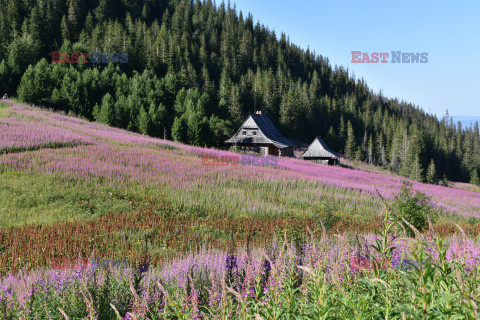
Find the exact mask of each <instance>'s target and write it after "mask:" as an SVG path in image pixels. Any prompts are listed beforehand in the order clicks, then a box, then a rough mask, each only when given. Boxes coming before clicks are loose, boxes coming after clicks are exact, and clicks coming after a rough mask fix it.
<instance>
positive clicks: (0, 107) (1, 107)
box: [0, 102, 9, 119]
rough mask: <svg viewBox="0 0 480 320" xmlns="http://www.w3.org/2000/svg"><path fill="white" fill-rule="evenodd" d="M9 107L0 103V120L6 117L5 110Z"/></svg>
mask: <svg viewBox="0 0 480 320" xmlns="http://www.w3.org/2000/svg"><path fill="white" fill-rule="evenodd" d="M8 107H9V105H8V104H7V103H5V102H0V119H1V118H4V117H5V116H6V115H7V113H8V112H7V109H8Z"/></svg>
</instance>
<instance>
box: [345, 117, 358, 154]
mask: <svg viewBox="0 0 480 320" xmlns="http://www.w3.org/2000/svg"><path fill="white" fill-rule="evenodd" d="M356 148H357V147H356V143H355V134H354V132H353V126H352V123H351V122H350V120H348V123H347V142H346V144H345V151H344V154H345V157H347V158H350V159H351V158H353V157H354V156H355V152H356Z"/></svg>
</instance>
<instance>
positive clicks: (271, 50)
mask: <svg viewBox="0 0 480 320" xmlns="http://www.w3.org/2000/svg"><path fill="white" fill-rule="evenodd" d="M0 7H1V8H5V9H4V10H2V11H0V32H1V34H2V37H1V38H0V92H3V91H4V92H8V93H9V94H10V95H12V94H15V93H16V94H17V95H18V96H19V97H20V99H22V100H24V101H26V102H30V103H34V104H36V105H43V106H48V107H52V108H55V109H58V110H64V111H66V112H73V113H75V114H78V115H81V116H84V117H86V118H88V119H90V120H97V121H100V122H104V123H107V124H109V125H112V126H116V127H120V128H125V129H128V130H132V131H136V132H141V133H144V134H148V135H151V136H154V137H166V138H168V139H175V140H177V141H181V142H186V143H190V144H195V145H200V146H214V147H225V145H224V144H223V141H224V140H225V139H227V138H228V137H229V135H231V134H233V133H234V131H235V129H236V128H237V127H238V126H239V124H240V123H241V121H242V120H243V119H244V118H245V117H246V116H247V115H248V113H250V112H253V111H256V110H262V111H266V112H267V113H268V115H269V116H270V117H271V118H272V121H273V122H274V123H275V124H276V125H277V126H278V127H279V129H280V131H281V132H282V133H283V134H284V135H285V136H287V137H290V138H293V139H296V140H299V141H304V142H307V143H309V142H310V141H312V140H313V138H314V137H315V136H321V137H322V138H323V139H324V140H325V141H326V143H327V144H328V145H329V146H330V147H331V148H333V149H334V150H336V151H338V152H340V153H343V154H344V155H345V156H346V157H348V158H353V159H358V160H362V161H366V162H368V163H370V164H375V165H379V166H382V167H385V168H388V169H390V170H392V171H394V172H397V173H399V174H402V175H404V176H406V177H409V178H412V179H415V180H418V181H426V182H430V183H439V182H441V181H444V180H446V179H449V180H456V181H467V182H468V181H472V182H474V183H477V184H478V181H479V178H478V170H479V169H480V150H479V148H480V134H479V128H478V124H475V125H474V126H471V127H468V128H464V127H462V125H461V124H460V123H453V121H452V119H451V117H449V116H448V113H447V114H446V115H445V116H444V117H443V119H441V120H438V119H437V118H436V117H435V116H434V115H430V114H427V113H426V112H424V111H423V110H422V109H420V107H418V106H415V105H413V104H411V103H408V102H405V101H399V100H398V99H389V98H386V97H384V96H383V95H382V93H381V92H379V93H375V92H373V91H372V90H370V89H369V88H368V86H367V84H366V83H365V81H364V80H363V79H355V77H354V76H352V75H351V74H349V72H348V70H346V69H345V68H343V67H338V66H331V65H330V63H329V61H328V59H327V58H326V57H323V56H321V55H319V54H316V53H315V52H312V51H310V50H309V49H307V50H303V49H302V48H300V47H298V46H296V45H295V44H293V43H291V42H290V40H289V39H288V37H287V36H286V35H285V34H283V33H282V34H281V35H280V36H277V34H276V33H275V32H274V31H271V30H269V29H268V28H267V27H265V26H264V25H261V24H260V23H259V22H257V23H254V21H253V18H252V15H251V14H248V15H246V16H244V15H243V13H242V12H238V11H237V10H236V8H235V6H233V7H232V6H231V5H230V4H225V3H221V4H220V5H216V4H215V3H214V2H212V1H210V0H204V1H191V0H181V1H173V0H171V1H164V0H146V1H133V0H100V1H98V0H68V1H67V0H41V1H40V0H0ZM52 51H62V52H66V53H72V52H93V51H101V52H107V53H120V52H127V53H128V63H125V64H115V65H114V64H108V65H101V64H100V65H99V64H91V63H85V64H83V63H79V64H63V63H61V64H59V63H54V64H52V63H51V59H52V57H51V52H52Z"/></svg>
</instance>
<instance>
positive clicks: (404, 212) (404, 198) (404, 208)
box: [392, 181, 435, 235]
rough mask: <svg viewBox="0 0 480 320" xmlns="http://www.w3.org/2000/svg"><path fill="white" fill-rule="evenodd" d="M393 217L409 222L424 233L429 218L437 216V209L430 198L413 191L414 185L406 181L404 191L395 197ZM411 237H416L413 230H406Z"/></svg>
mask: <svg viewBox="0 0 480 320" xmlns="http://www.w3.org/2000/svg"><path fill="white" fill-rule="evenodd" d="M394 199H395V200H394V203H393V206H392V216H393V217H394V218H395V219H396V220H398V221H399V222H403V220H402V219H405V220H407V221H408V222H409V223H410V224H412V225H413V226H414V227H415V228H417V229H418V230H419V231H423V230H424V229H425V228H426V227H427V225H428V216H429V215H430V217H432V216H434V215H435V209H434V207H433V205H432V203H431V201H430V197H429V196H427V195H426V194H424V193H422V192H420V191H415V193H414V191H413V189H412V183H411V182H407V181H404V182H403V185H402V189H401V190H400V192H399V193H398V194H396V195H395V197H394ZM406 230H407V232H408V234H409V235H414V232H413V230H411V229H410V228H408V227H407V228H406Z"/></svg>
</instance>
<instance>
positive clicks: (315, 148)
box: [300, 137, 341, 158]
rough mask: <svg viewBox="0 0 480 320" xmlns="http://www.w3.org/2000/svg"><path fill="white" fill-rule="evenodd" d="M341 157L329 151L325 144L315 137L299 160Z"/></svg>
mask: <svg viewBox="0 0 480 320" xmlns="http://www.w3.org/2000/svg"><path fill="white" fill-rule="evenodd" d="M340 157H341V155H340V154H338V153H336V152H335V151H333V150H332V149H330V148H329V147H328V146H327V144H326V143H325V142H324V141H323V140H322V139H320V138H319V137H316V138H315V139H314V140H313V142H312V143H311V144H310V146H309V147H308V149H307V151H305V152H304V153H303V154H302V155H301V156H300V158H340Z"/></svg>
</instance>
